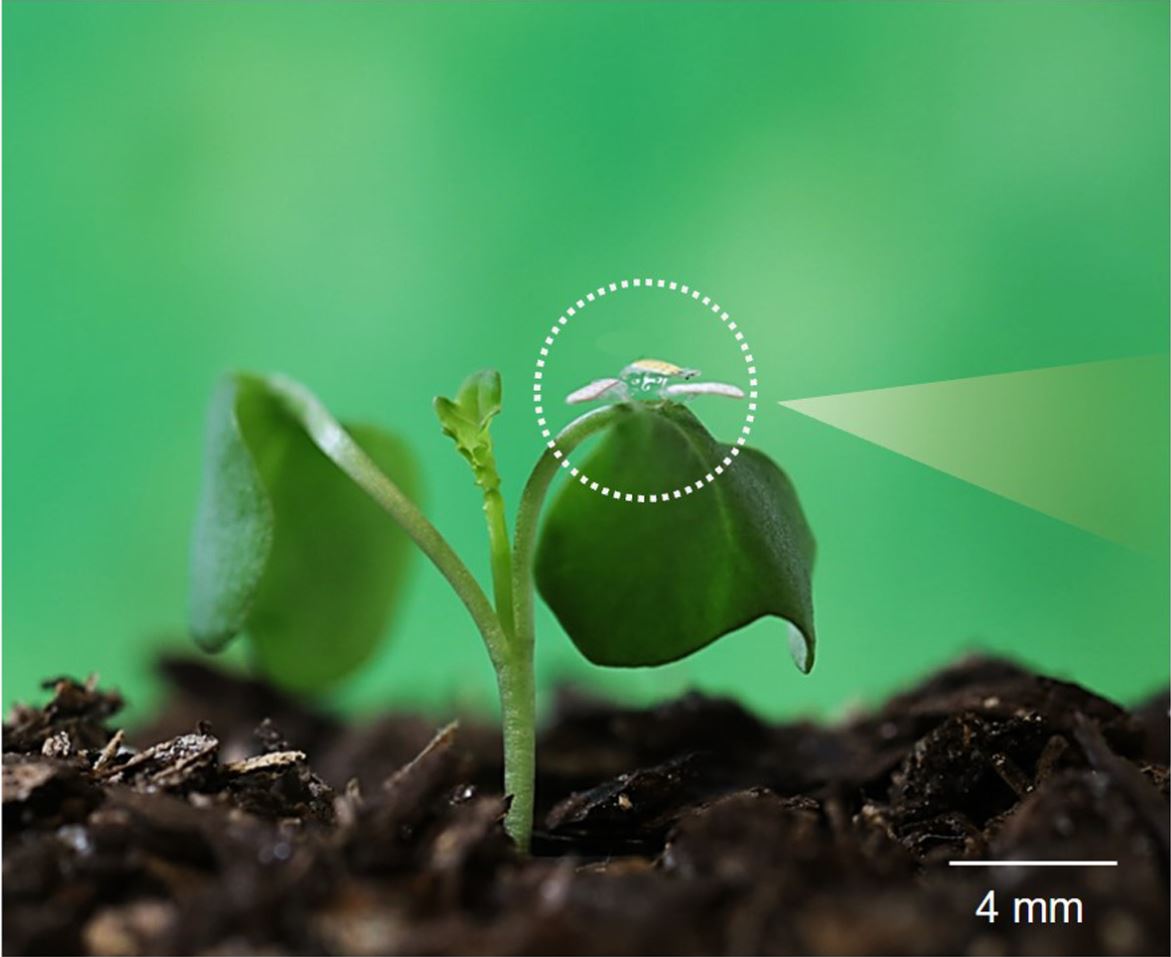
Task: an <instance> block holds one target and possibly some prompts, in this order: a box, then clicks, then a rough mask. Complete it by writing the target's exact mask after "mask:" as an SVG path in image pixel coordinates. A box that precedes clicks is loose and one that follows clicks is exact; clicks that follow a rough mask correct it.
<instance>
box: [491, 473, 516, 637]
mask: <svg viewBox="0 0 1171 957" xmlns="http://www.w3.org/2000/svg"><path fill="white" fill-rule="evenodd" d="M484 518H485V519H486V520H487V522H488V554H489V556H490V558H491V561H492V588H493V595H494V597H495V599H496V617H497V618H498V619H499V620H500V626H501V627H502V628H503V629H504V633H505V635H507V636H508V638H509V641H510V642H511V640H512V637H513V635H515V634H516V624H515V616H514V613H513V607H512V604H513V603H512V548H511V547H510V546H509V542H508V519H507V518H506V517H505V513H504V497H503V496H502V495H501V494H500V490H499V489H491V490H490V491H487V492H485V493H484Z"/></svg>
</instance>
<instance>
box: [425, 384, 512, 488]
mask: <svg viewBox="0 0 1171 957" xmlns="http://www.w3.org/2000/svg"><path fill="white" fill-rule="evenodd" d="M500 396H501V386H500V373H499V372H497V371H496V370H495V369H482V370H480V371H479V372H474V373H472V374H471V375H470V376H468V377H467V378H466V379H465V380H464V382H463V385H461V386H460V387H459V391H458V392H457V393H456V394H455V400H454V401H453V400H451V399H446V398H444V397H443V396H438V397H436V399H435V414H436V415H437V416H438V417H439V424H440V425H441V426H442V427H443V434H444V435H446V436H448V437H449V438H450V439H451V440H452V441H453V442H455V447H456V448H457V449H458V450H459V454H460V455H462V456H463V457H464V458H465V459H467V460H468V464H469V465H471V467H472V473H473V474H474V475H475V479H476V484H477V485H479V486H480V488H482V489H483V490H484V491H485V492H492V491H495V490H496V489H498V488H499V487H500V475H499V473H498V472H497V471H496V458H495V456H494V455H493V453H492V436H491V434H490V432H489V428H490V426H491V424H492V420H493V419H494V418H495V417H496V416H497V415H498V414H499V412H500V406H501V402H500Z"/></svg>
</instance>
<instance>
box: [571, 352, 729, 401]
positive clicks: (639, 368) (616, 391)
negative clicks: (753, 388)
mask: <svg viewBox="0 0 1171 957" xmlns="http://www.w3.org/2000/svg"><path fill="white" fill-rule="evenodd" d="M698 375H699V370H698V369H684V368H683V367H682V366H677V365H675V364H674V363H672V362H664V361H663V360H662V359H638V360H636V361H635V362H632V363H630V365H628V366H626V368H624V369H623V370H622V371H621V372H620V373H618V378H617V379H594V381H593V382H591V383H590V384H589V385H583V386H582V387H581V388H580V389H576V390H574V391H573V392H571V393H569V395H567V396H566V397H565V401H566V402H568V403H569V404H570V405H578V404H580V403H582V402H596V401H598V400H600V399H601V400H606V401H610V402H626V401H627V400H629V399H679V398H687V397H689V396H693V395H722V396H726V397H728V398H729V399H743V398H744V390H743V389H739V388H737V387H736V386H734V385H726V384H724V383H723V382H692V381H691V380H692V379H695V378H696V377H697V376H698Z"/></svg>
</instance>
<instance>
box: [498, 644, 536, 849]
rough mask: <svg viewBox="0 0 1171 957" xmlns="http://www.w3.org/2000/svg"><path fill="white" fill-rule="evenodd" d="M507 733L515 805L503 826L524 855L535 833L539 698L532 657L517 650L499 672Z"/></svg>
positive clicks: (507, 779)
mask: <svg viewBox="0 0 1171 957" xmlns="http://www.w3.org/2000/svg"><path fill="white" fill-rule="evenodd" d="M496 684H497V687H498V688H499V689H500V714H501V725H502V729H503V733H504V793H505V794H510V795H512V803H511V804H510V805H509V807H508V814H507V816H506V817H505V819H504V827H505V829H506V830H507V831H508V833H509V834H510V835H511V836H512V839H513V840H514V841H516V846H517V847H518V848H519V849H520V851H521V853H522V854H527V853H528V852H529V842H530V840H531V838H532V833H533V781H534V776H535V771H536V734H537V697H536V689H535V686H534V683H533V654H532V648H531V646H530V648H529V650H528V652H527V653H526V652H522V651H520V650H519V649H516V648H514V649H513V653H512V655H511V656H510V660H509V662H508V663H507V664H506V665H505V666H504V667H503V668H499V669H497V671H496Z"/></svg>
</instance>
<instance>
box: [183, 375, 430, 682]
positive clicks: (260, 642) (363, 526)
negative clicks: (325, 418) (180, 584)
mask: <svg viewBox="0 0 1171 957" xmlns="http://www.w3.org/2000/svg"><path fill="white" fill-rule="evenodd" d="M321 408H322V407H321V406H320V403H318V402H317V401H316V400H315V399H313V397H312V396H310V395H309V394H308V393H306V392H305V391H304V390H303V389H301V388H300V387H299V386H296V385H295V384H294V383H291V382H289V381H288V380H284V379H280V378H276V377H273V378H264V377H259V376H252V375H230V376H227V377H225V378H224V379H223V380H222V381H221V382H220V384H219V386H218V388H217V390H216V393H215V396H214V398H213V401H212V404H211V408H210V410H209V416H208V424H207V439H206V456H205V464H204V476H203V488H202V492H201V496H200V502H199V508H198V513H197V518H196V525H195V535H194V543H193V548H192V561H191V630H192V633H193V635H194V637H195V639H196V641H198V642H199V644H200V645H202V646H203V647H204V648H206V649H208V650H218V649H219V648H222V647H223V646H224V645H226V644H227V643H228V642H229V641H230V640H231V639H232V638H233V637H235V636H236V635H237V634H239V633H241V632H244V633H246V634H247V636H248V638H249V639H250V641H251V643H252V646H253V650H254V652H255V656H256V659H257V661H258V663H259V665H260V666H261V667H262V669H263V670H264V671H265V673H266V674H267V675H268V676H269V677H270V678H272V679H273V680H275V681H276V682H278V683H279V684H281V685H283V686H285V687H287V688H289V689H291V690H295V691H314V690H319V689H321V688H324V687H326V686H328V685H330V684H332V683H334V682H336V681H337V680H339V679H340V678H342V677H344V676H345V675H346V674H348V673H349V672H350V671H351V670H353V669H354V668H355V667H357V666H358V665H359V664H361V663H362V662H363V661H364V660H365V659H366V658H367V657H368V656H369V655H370V653H371V652H372V651H373V649H374V648H375V646H376V644H377V642H378V640H379V639H380V638H381V637H382V635H383V633H384V632H385V630H386V626H387V623H388V620H389V617H390V613H391V610H392V608H393V606H394V603H395V600H396V598H397V596H398V593H399V591H400V590H401V585H402V580H403V572H404V570H405V567H406V563H407V561H408V557H409V555H410V553H411V551H412V548H411V545H410V541H409V539H408V538H407V536H406V535H405V534H404V533H403V532H402V531H401V530H400V529H399V528H398V527H397V526H396V525H395V524H394V523H393V522H391V521H388V520H387V518H386V516H385V515H384V514H383V513H382V511H381V510H380V509H379V507H378V506H377V505H376V504H375V503H374V502H373V501H372V500H371V499H370V498H369V497H368V496H367V494H366V493H365V492H363V491H362V490H361V489H360V488H359V487H358V486H357V485H356V484H355V483H354V482H353V480H352V479H350V478H349V477H348V476H347V475H346V474H345V473H343V472H342V471H341V469H340V468H338V466H337V465H335V464H334V462H332V461H330V459H329V458H327V457H326V455H325V454H324V453H323V452H322V451H321V449H320V448H319V447H318V446H317V445H316V444H315V443H314V441H313V440H312V439H311V438H310V435H309V434H308V433H307V431H306V429H307V428H308V425H309V417H310V416H311V415H315V414H318V413H320V412H321ZM345 428H346V431H347V432H348V433H349V435H350V437H351V438H353V440H354V441H355V442H356V443H357V444H358V445H359V446H360V447H361V448H362V450H363V451H365V453H366V454H367V455H368V456H369V457H370V458H371V459H372V460H373V461H374V463H375V464H376V465H377V466H379V467H380V468H381V469H382V470H383V471H384V472H386V474H387V475H389V476H390V477H391V478H392V479H393V480H394V481H395V482H396V483H397V484H398V485H399V486H400V487H401V488H403V490H404V491H406V492H407V494H411V492H412V490H413V489H414V487H415V486H416V485H417V481H416V469H415V465H414V461H413V459H412V457H411V456H410V454H409V453H408V452H407V450H406V448H405V447H404V446H403V444H402V443H401V442H400V441H399V440H398V439H396V438H394V437H393V436H391V435H388V434H387V433H385V432H383V431H381V430H379V429H376V428H373V427H370V426H347V427H345Z"/></svg>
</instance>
